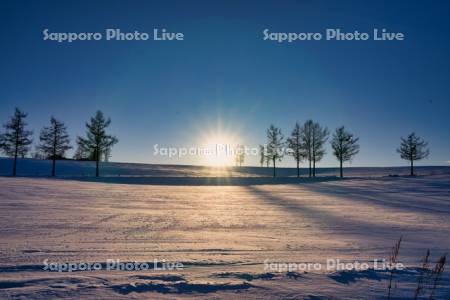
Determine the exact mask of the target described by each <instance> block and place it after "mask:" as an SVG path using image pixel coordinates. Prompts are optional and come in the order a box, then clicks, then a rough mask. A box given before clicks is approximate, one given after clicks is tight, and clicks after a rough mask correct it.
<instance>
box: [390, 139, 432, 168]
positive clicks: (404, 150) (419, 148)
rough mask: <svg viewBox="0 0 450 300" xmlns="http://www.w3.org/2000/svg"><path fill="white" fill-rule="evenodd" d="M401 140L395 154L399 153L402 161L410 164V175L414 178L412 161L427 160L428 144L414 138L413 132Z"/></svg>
mask: <svg viewBox="0 0 450 300" xmlns="http://www.w3.org/2000/svg"><path fill="white" fill-rule="evenodd" d="M401 140H402V142H401V144H400V148H398V149H397V152H398V153H400V157H401V158H402V159H405V160H408V161H409V162H410V166H411V168H410V175H411V176H414V161H416V160H421V159H424V158H427V157H428V155H430V150H429V149H428V143H427V142H425V141H424V140H423V139H422V138H420V137H418V136H416V134H415V133H414V132H413V133H411V134H410V135H408V137H407V138H406V139H405V138H403V137H402V138H401Z"/></svg>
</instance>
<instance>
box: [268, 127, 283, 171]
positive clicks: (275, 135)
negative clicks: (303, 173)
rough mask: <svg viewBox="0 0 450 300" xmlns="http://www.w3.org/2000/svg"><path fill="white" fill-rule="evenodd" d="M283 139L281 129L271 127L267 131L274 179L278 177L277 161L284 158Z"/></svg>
mask: <svg viewBox="0 0 450 300" xmlns="http://www.w3.org/2000/svg"><path fill="white" fill-rule="evenodd" d="M283 138H284V137H283V134H282V133H281V129H280V128H277V127H275V126H274V125H270V127H269V129H267V159H268V160H271V161H272V163H273V177H275V176H276V173H275V169H276V161H277V160H278V161H281V159H282V158H283V153H282V151H283V145H284V143H283Z"/></svg>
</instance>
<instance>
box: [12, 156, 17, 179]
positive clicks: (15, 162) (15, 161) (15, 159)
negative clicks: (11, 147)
mask: <svg viewBox="0 0 450 300" xmlns="http://www.w3.org/2000/svg"><path fill="white" fill-rule="evenodd" d="M16 166H17V151H16V154H15V155H14V163H13V176H14V177H15V176H16V168H17V167H16Z"/></svg>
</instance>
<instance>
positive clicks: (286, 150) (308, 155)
mask: <svg viewBox="0 0 450 300" xmlns="http://www.w3.org/2000/svg"><path fill="white" fill-rule="evenodd" d="M329 135H330V132H329V130H328V128H326V127H322V126H321V125H320V124H319V123H317V122H314V121H312V120H307V121H306V122H305V123H303V124H299V123H298V122H297V123H295V126H294V128H293V129H292V131H291V134H290V135H289V137H287V138H286V139H285V138H284V136H283V134H282V132H281V129H280V128H278V127H275V126H274V125H270V127H269V128H268V129H267V142H266V144H265V145H260V146H259V149H260V151H259V152H260V164H261V166H264V165H266V166H267V167H269V165H270V164H272V166H273V177H275V176H276V162H277V161H281V160H282V159H283V157H284V155H289V156H292V157H293V158H294V159H295V161H296V164H297V177H300V163H302V162H303V161H307V163H308V169H309V177H315V176H316V164H317V163H318V162H320V161H321V160H322V158H323V157H324V156H325V154H326V151H325V144H326V142H327V140H328V138H329ZM358 141H359V138H358V137H355V136H354V135H353V134H352V133H350V132H349V131H347V130H346V129H345V127H344V126H342V127H339V128H337V129H336V130H335V131H334V132H333V135H332V137H331V141H330V143H331V148H332V149H333V155H334V156H335V157H336V159H337V160H338V161H339V169H340V177H343V176H344V173H343V165H344V163H345V162H348V161H351V160H352V159H353V157H354V156H355V155H356V154H358V153H359V150H360V146H359V143H358ZM397 152H398V153H399V154H400V157H401V158H402V159H405V160H408V161H409V162H410V174H411V176H413V175H414V161H416V160H421V159H424V158H426V157H428V155H429V149H428V144H427V142H425V141H424V140H423V139H422V138H420V137H418V136H417V135H416V134H415V133H414V132H413V133H411V134H410V135H408V136H407V137H406V138H401V143H400V147H399V148H398V149H397ZM243 159H244V157H243V156H242V154H240V155H239V158H237V159H236V160H237V161H239V163H240V164H241V163H242V162H243Z"/></svg>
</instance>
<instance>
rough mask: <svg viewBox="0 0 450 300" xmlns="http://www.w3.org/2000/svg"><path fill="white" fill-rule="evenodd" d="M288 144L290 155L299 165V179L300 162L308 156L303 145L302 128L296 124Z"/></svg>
mask: <svg viewBox="0 0 450 300" xmlns="http://www.w3.org/2000/svg"><path fill="white" fill-rule="evenodd" d="M287 144H288V147H289V149H290V152H289V154H290V155H292V156H293V157H294V159H295V162H296V163H297V177H300V162H301V161H302V160H303V159H304V158H305V157H306V156H307V155H306V151H305V149H304V147H303V143H302V128H301V126H300V125H299V124H298V122H297V123H295V126H294V129H293V130H292V132H291V136H290V137H289V138H288V139H287Z"/></svg>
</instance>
